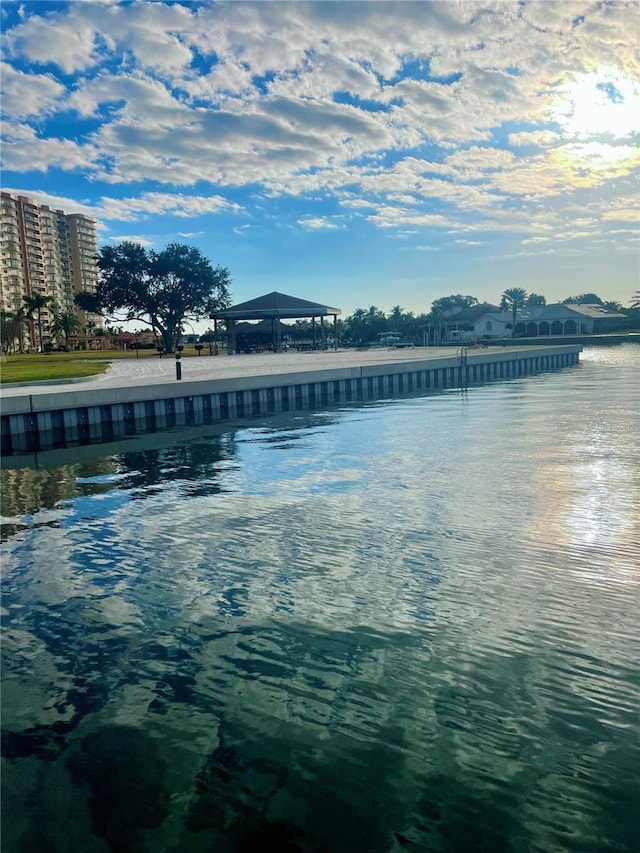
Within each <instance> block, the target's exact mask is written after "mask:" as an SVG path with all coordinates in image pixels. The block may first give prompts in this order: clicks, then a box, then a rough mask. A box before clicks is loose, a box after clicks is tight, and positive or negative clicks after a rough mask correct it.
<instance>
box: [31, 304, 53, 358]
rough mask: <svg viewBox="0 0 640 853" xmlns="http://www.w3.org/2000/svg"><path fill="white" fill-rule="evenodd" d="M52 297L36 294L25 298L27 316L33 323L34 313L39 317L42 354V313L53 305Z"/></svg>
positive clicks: (39, 337)
mask: <svg viewBox="0 0 640 853" xmlns="http://www.w3.org/2000/svg"><path fill="white" fill-rule="evenodd" d="M52 301H53V300H52V298H51V297H50V296H43V295H42V294H41V293H34V294H33V295H32V296H25V297H24V304H25V308H26V311H27V316H28V317H29V319H30V320H31V322H33V312H34V311H35V312H37V315H38V345H39V348H40V352H42V351H43V345H42V312H43V311H44V309H45V308H48V306H49V305H50V304H51V303H52Z"/></svg>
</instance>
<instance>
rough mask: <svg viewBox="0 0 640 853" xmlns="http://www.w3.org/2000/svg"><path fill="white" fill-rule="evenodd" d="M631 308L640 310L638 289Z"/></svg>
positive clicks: (639, 291)
mask: <svg viewBox="0 0 640 853" xmlns="http://www.w3.org/2000/svg"><path fill="white" fill-rule="evenodd" d="M631 308H633V309H634V310H635V311H637V310H640V290H636V292H635V293H634V294H633V296H632V297H631Z"/></svg>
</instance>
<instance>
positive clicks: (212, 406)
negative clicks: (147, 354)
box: [2, 345, 582, 455]
mask: <svg viewBox="0 0 640 853" xmlns="http://www.w3.org/2000/svg"><path fill="white" fill-rule="evenodd" d="M581 350H582V347H581V346H579V345H572V346H557V347H550V346H545V347H544V348H540V347H534V346H531V347H518V348H517V349H516V348H514V347H509V348H504V349H503V348H500V349H498V350H493V351H491V352H485V351H482V350H480V351H475V350H471V351H470V352H468V351H466V350H462V349H461V350H459V351H458V353H457V354H456V355H451V354H448V355H446V356H442V357H440V356H437V355H436V356H435V357H434V356H430V357H421V355H420V354H419V355H418V356H415V355H414V356H413V357H412V358H407V360H406V361H405V360H403V361H399V360H398V359H397V358H394V359H391V358H389V360H388V361H386V360H382V361H378V362H376V363H366V361H365V359H363V363H362V364H360V365H353V366H348V367H331V368H328V369H318V370H304V371H298V372H294V373H291V372H290V373H275V372H270V373H268V374H263V375H254V376H247V375H245V376H236V377H228V378H220V379H210V378H207V379H199V380H190V381H184V382H180V383H178V382H176V383H175V384H173V383H172V384H167V383H149V384H142V383H140V384H135V385H128V386H126V387H124V386H123V387H108V388H107V387H97V388H91V389H84V390H78V388H77V386H75V388H74V389H73V390H71V391H69V390H66V391H64V392H62V391H60V390H57V391H56V392H54V393H48V392H44V393H38V394H31V395H16V396H13V397H11V396H6V395H3V414H2V453H3V454H4V455H11V454H13V453H30V452H36V451H39V450H45V449H47V448H53V447H65V446H67V445H75V444H90V443H93V442H106V441H113V440H114V439H118V438H121V437H124V436H127V435H136V434H138V433H145V432H155V431H157V430H160V429H165V428H171V427H176V426H197V425H199V424H206V423H214V422H217V421H225V420H232V419H236V418H244V417H250V416H256V415H264V414H269V413H275V412H283V411H284V412H287V411H295V410H300V409H307V408H312V407H315V406H326V405H331V404H334V403H341V402H345V401H351V400H353V401H355V400H373V399H382V398H385V397H389V396H393V395H397V394H404V393H411V392H420V391H430V390H433V389H441V388H459V387H466V386H467V385H473V384H480V383H483V382H490V381H493V380H497V379H507V378H514V377H518V376H523V375H525V374H532V373H539V372H541V371H547V370H555V369H559V368H563V367H568V366H570V365H573V364H577V362H578V358H579V353H580V352H581Z"/></svg>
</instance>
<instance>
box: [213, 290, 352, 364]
mask: <svg viewBox="0 0 640 853" xmlns="http://www.w3.org/2000/svg"><path fill="white" fill-rule="evenodd" d="M341 313H342V312H341V311H340V309H339V308H331V307H329V306H328V305H321V304H320V303H319V302H310V301H309V300H308V299H299V298H298V297H297V296H287V294H286V293H278V292H277V291H276V290H274V291H273V292H272V293H267V294H265V295H264V296H258V297H257V299H250V300H249V301H248V302H241V303H240V304H239V305H232V306H231V308H223V309H221V310H220V311H213V312H212V313H211V314H210V315H209V317H210V319H211V320H213V322H214V329H215V331H216V333H217V331H218V320H224V321H225V322H226V323H227V331H228V334H229V337H230V341H231V343H230V348H231V349H233V350H234V351H235V349H236V329H235V323H236V321H237V320H270V321H271V332H272V341H273V346H274V348H275V349H276V350H279V349H280V348H281V340H282V338H281V335H282V329H281V323H280V321H281V320H293V319H296V320H301V319H310V320H311V324H312V327H313V340H314V343H315V339H316V318H317V317H319V318H320V335H321V340H322V344H323V346H324V341H325V328H324V318H325V317H333V327H334V340H335V341H337V322H338V314H341Z"/></svg>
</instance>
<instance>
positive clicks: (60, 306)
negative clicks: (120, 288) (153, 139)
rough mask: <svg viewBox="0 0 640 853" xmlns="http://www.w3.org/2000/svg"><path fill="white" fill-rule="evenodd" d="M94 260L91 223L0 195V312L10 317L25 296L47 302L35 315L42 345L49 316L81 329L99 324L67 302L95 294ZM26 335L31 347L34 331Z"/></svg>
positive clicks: (78, 216) (76, 215) (95, 251)
mask: <svg viewBox="0 0 640 853" xmlns="http://www.w3.org/2000/svg"><path fill="white" fill-rule="evenodd" d="M97 255H98V249H97V244H96V221H95V219H92V218H91V217H89V216H84V215H83V214H81V213H71V214H66V213H64V211H62V210H54V209H52V208H50V207H49V206H48V205H46V204H38V202H37V201H34V199H31V198H27V197H26V196H14V195H12V194H11V193H8V192H2V193H0V308H1V309H2V310H3V311H7V312H10V313H12V314H13V313H15V312H16V311H18V310H19V309H20V308H24V298H25V297H32V296H35V295H36V294H40V295H41V296H48V297H51V302H50V304H49V306H48V307H47V308H45V309H44V310H43V311H42V316H41V319H42V328H43V339H44V340H45V341H46V340H47V339H48V338H49V326H50V323H51V320H52V318H53V312H54V311H59V312H65V313H70V312H73V313H75V314H76V315H77V316H78V319H79V321H80V324H81V326H83V327H85V328H86V326H87V324H88V323H92V324H93V325H99V318H98V317H95V316H93V315H86V314H85V313H84V312H82V311H81V310H80V309H79V308H78V307H77V306H76V305H75V303H74V301H73V298H74V295H75V294H76V293H79V292H80V291H82V290H88V291H92V290H95V288H96V284H97V282H98V266H97ZM30 335H31V341H30V344H31V346H36V345H37V344H38V341H37V339H36V336H35V330H34V328H32V329H31V331H30Z"/></svg>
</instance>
